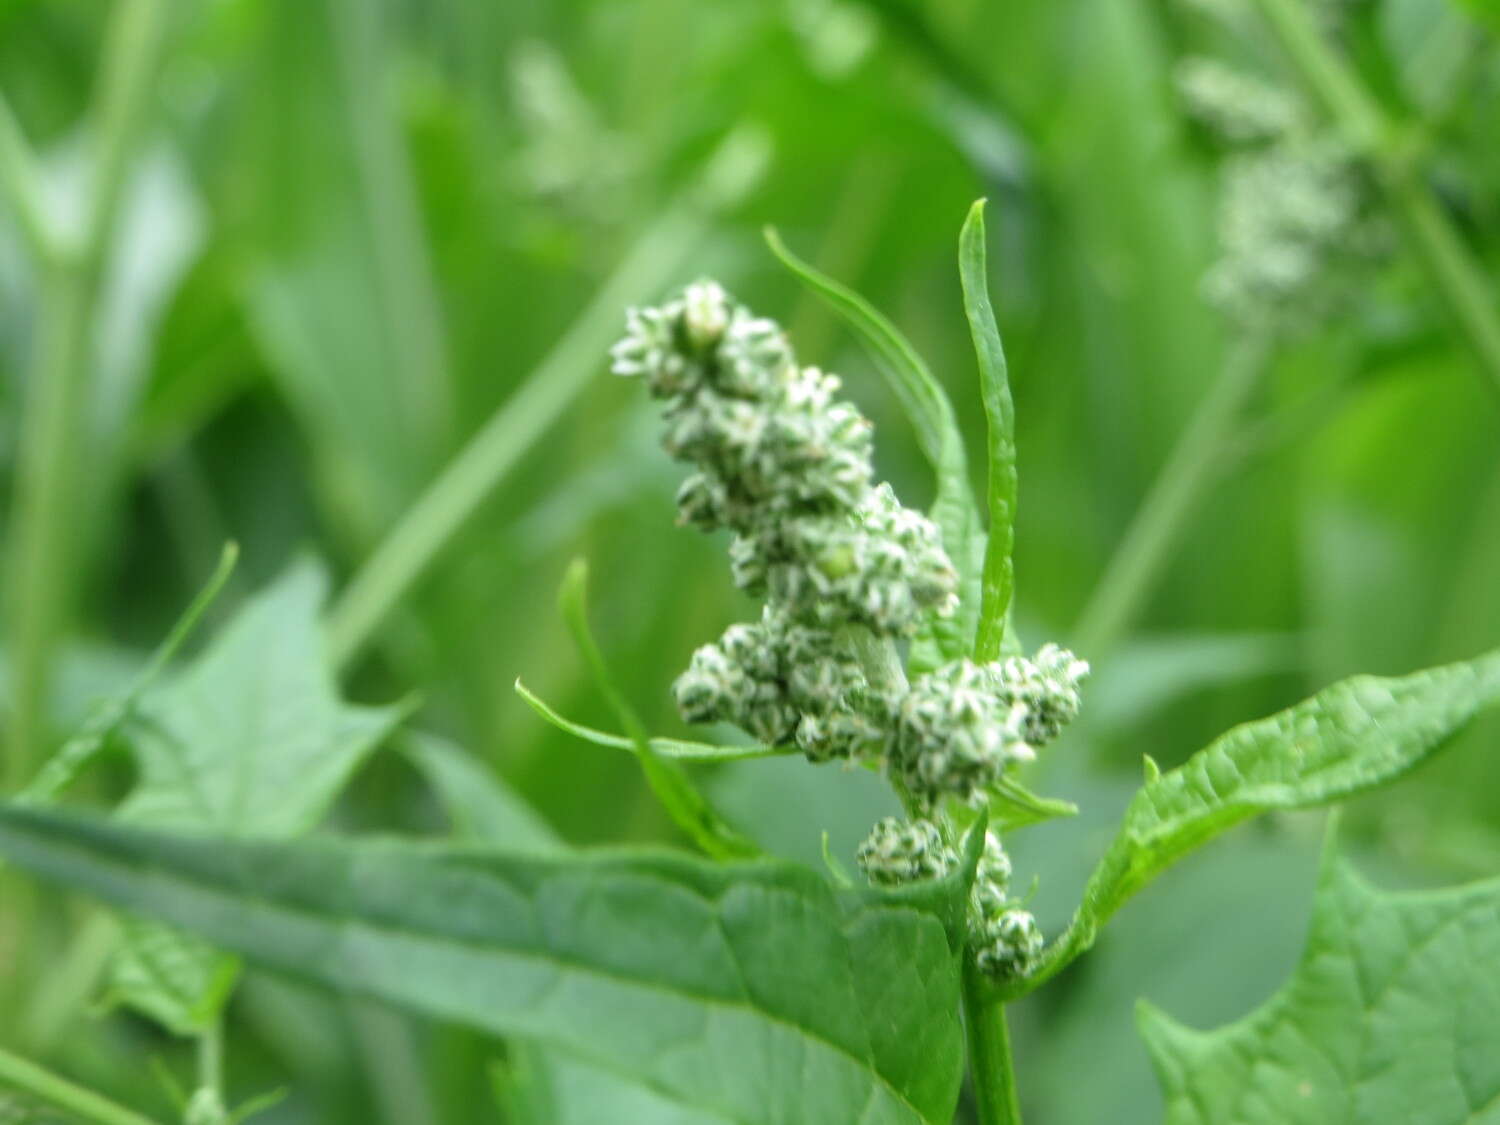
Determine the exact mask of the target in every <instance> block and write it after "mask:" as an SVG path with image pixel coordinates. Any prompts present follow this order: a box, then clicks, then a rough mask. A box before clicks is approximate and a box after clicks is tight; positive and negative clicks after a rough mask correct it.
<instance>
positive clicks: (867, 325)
mask: <svg viewBox="0 0 1500 1125" xmlns="http://www.w3.org/2000/svg"><path fill="white" fill-rule="evenodd" d="M765 236H766V243H767V244H768V245H769V246H770V248H771V252H772V253H773V254H775V255H776V257H777V258H778V259H780V261H781V263H782V264H783V265H784V266H786V268H787V269H789V270H791V271H792V273H793V274H795V275H796V277H797V278H798V280H800V281H801V282H802V283H803V284H804V285H806V286H807V287H808V288H809V289H810V290H812V292H813V293H814V294H816V295H817V296H819V297H821V298H822V299H823V300H824V301H826V302H827V303H828V305H829V307H830V308H832V309H833V310H834V311H835V312H836V313H838V314H839V316H840V317H842V318H843V320H844V322H845V323H846V324H848V325H849V327H850V328H852V329H853V330H854V332H855V334H856V335H857V336H858V337H859V339H860V341H861V342H862V343H863V344H864V345H865V347H866V348H868V349H869V352H870V354H871V356H872V358H873V359H874V360H875V366H876V367H877V368H878V369H879V370H880V373H881V374H882V375H883V376H884V377H885V380H886V382H887V383H888V384H890V387H891V390H892V391H893V392H894V393H895V395H896V398H897V400H898V401H899V402H900V403H901V406H902V408H903V409H904V410H905V412H906V415H907V417H908V418H909V419H910V421H911V424H912V427H913V429H915V430H916V432H917V443H918V444H919V445H920V446H921V448H922V452H923V454H924V455H925V456H926V457H927V460H928V461H929V462H931V464H932V468H933V472H934V473H935V474H936V475H937V496H936V498H935V499H934V500H933V502H932V510H931V515H932V518H933V520H934V521H935V522H936V523H937V525H938V529H939V530H940V531H941V532H942V538H943V547H944V549H945V550H946V551H947V552H948V558H949V559H950V560H951V561H952V563H953V565H954V567H955V568H957V570H958V575H959V597H960V602H959V608H958V612H957V613H955V614H954V615H953V616H952V617H949V618H940V617H937V616H935V615H934V616H933V617H931V618H929V620H928V623H927V625H926V626H925V627H924V629H923V630H922V631H921V632H920V633H919V634H918V635H917V637H916V639H915V641H914V642H913V644H912V648H911V654H910V656H909V657H908V661H907V663H908V668H909V670H910V671H911V672H912V674H914V675H917V674H920V673H922V672H926V671H930V670H931V669H932V668H934V667H936V666H937V665H938V664H940V663H942V662H944V661H947V660H956V659H958V658H959V657H961V656H967V655H968V654H969V649H970V647H971V644H972V638H973V636H974V624H975V622H976V621H977V619H978V615H979V571H980V563H981V558H982V552H983V549H984V544H983V540H982V537H981V535H980V531H979V512H978V509H977V508H976V507H975V505H974V493H973V491H972V490H971V489H970V487H969V465H968V457H967V455H966V454H965V452H964V443H963V436H962V435H961V434H960V433H959V429H958V422H957V420H956V419H955V418H954V415H953V404H952V402H950V401H949V399H948V394H947V392H946V391H944V390H943V385H942V384H941V383H939V382H938V381H937V379H936V378H935V377H934V376H933V374H932V371H931V369H930V368H928V366H927V363H926V361H925V360H923V359H922V357H921V355H919V354H918V352H917V349H916V348H914V347H913V346H912V344H911V341H909V340H908V339H907V338H906V337H905V336H904V335H902V333H901V331H900V329H898V328H897V327H896V326H895V325H894V324H892V323H891V321H890V320H888V319H887V318H886V317H885V316H883V315H882V314H881V313H880V312H879V311H877V310H876V309H875V308H874V306H872V305H871V304H870V303H869V302H868V301H866V300H865V299H864V298H863V297H861V296H860V295H859V294H858V293H856V292H854V290H852V289H850V288H848V287H847V286H845V285H842V284H840V283H839V282H837V281H835V280H833V278H831V277H828V276H827V275H825V274H822V273H820V272H818V270H816V269H814V268H813V267H812V266H811V265H809V264H808V263H807V262H804V261H803V260H802V259H801V258H799V257H797V256H796V255H795V254H793V253H792V252H791V251H790V250H788V249H787V248H786V245H785V244H784V243H783V242H782V241H781V236H780V235H778V234H777V233H776V232H775V231H774V230H772V229H770V228H769V227H768V228H767V229H766V232H765Z"/></svg>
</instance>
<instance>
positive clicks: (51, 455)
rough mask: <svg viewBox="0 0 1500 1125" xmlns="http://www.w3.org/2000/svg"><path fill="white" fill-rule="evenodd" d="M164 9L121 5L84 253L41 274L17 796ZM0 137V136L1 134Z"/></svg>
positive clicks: (19, 501) (72, 529)
mask: <svg viewBox="0 0 1500 1125" xmlns="http://www.w3.org/2000/svg"><path fill="white" fill-rule="evenodd" d="M167 12H168V9H167V5H166V3H165V2H164V0H123V2H122V4H121V6H120V7H119V8H118V9H117V11H116V14H115V18H114V21H113V23H112V24H111V27H110V32H109V39H108V42H107V44H106V48H105V58H104V63H103V78H102V80H101V82H100V86H99V90H98V91H97V94H96V99H95V104H94V115H95V120H96V128H97V131H98V132H97V135H98V148H97V151H96V154H95V165H94V182H93V194H92V196H91V198H90V201H89V208H88V212H87V216H86V219H85V225H84V229H83V233H82V239H81V242H78V243H76V245H73V246H68V245H63V246H60V247H59V252H58V253H57V254H56V255H55V261H53V262H51V263H50V264H48V265H47V267H46V268H45V269H44V271H43V275H42V283H41V286H42V287H41V313H40V321H41V327H40V329H39V332H38V337H37V343H36V347H35V350H34V353H33V357H32V364H31V370H30V374H29V379H28V386H27V399H26V405H25V415H24V417H23V419H22V427H21V443H20V450H19V454H18V465H17V472H16V484H15V489H16V493H15V505H14V512H15V515H14V520H15V523H14V527H13V531H12V536H11V539H12V541H13V542H14V543H15V547H14V551H15V554H14V557H13V562H12V568H11V578H10V591H9V593H10V598H11V604H10V613H11V641H12V652H13V660H14V663H13V665H12V678H11V706H12V713H11V726H10V743H11V745H10V755H9V757H8V760H7V770H6V774H7V778H6V779H7V780H8V781H9V782H10V787H11V788H14V787H15V785H16V784H18V783H19V782H20V781H21V780H22V779H24V778H25V777H26V776H28V774H29V773H30V769H31V764H32V761H33V759H34V758H35V757H36V755H37V753H38V750H39V744H40V743H41V742H42V741H43V737H44V729H43V728H44V727H45V713H46V708H47V698H48V694H49V691H50V686H51V676H52V665H53V661H54V657H55V655H56V649H57V643H58V638H59V636H60V635H61V633H62V630H63V628H64V626H65V624H66V618H67V612H68V599H69V595H70V593H71V583H72V577H73V562H74V560H73V558H72V557H71V556H72V553H73V550H72V549H73V545H74V543H76V541H77V538H78V537H77V535H76V534H75V533H76V531H77V528H76V526H75V522H74V521H75V519H76V517H77V508H78V504H77V500H78V496H77V481H78V479H79V475H80V474H79V471H78V470H79V468H80V465H81V462H82V460H83V451H82V443H81V439H82V437H83V430H84V413H85V410H84V407H85V406H86V404H87V398H88V396H87V389H88V387H87V384H88V372H89V365H90V361H91V359H92V352H91V349H92V347H93V344H94V337H93V333H92V327H93V321H94V313H95V311H96V308H97V305H98V299H99V290H100V286H101V277H102V274H103V265H104V262H105V260H106V258H107V255H108V251H109V249H110V246H111V245H112V243H113V241H114V235H115V227H116V223H117V219H118V216H119V210H120V201H121V197H122V196H123V194H124V187H125V182H126V173H127V171H128V170H129V165H130V157H131V155H132V153H133V152H134V150H135V146H136V141H137V138H138V136H139V134H140V131H141V128H142V126H143V123H144V119H145V110H146V106H147V104H148V101H149V95H150V91H151V87H152V78H153V77H154V75H155V73H156V70H157V63H158V60H159V57H160V54H161V46H162V42H163V38H164V32H165V23H166V16H167ZM0 132H3V128H0Z"/></svg>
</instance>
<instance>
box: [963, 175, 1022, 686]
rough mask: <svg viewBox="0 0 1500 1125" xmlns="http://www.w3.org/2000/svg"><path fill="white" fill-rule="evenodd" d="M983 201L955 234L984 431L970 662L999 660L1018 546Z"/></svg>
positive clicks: (1008, 414) (1006, 388) (1009, 405)
mask: <svg viewBox="0 0 1500 1125" xmlns="http://www.w3.org/2000/svg"><path fill="white" fill-rule="evenodd" d="M984 202H985V201H984V200H982V199H980V200H976V201H975V203H974V205H973V206H972V207H970V208H969V216H968V218H967V219H965V220H964V225H963V229H962V230H961V231H960V232H959V236H958V276H959V281H960V282H961V283H962V285H963V291H964V315H965V316H967V317H968V320H969V334H970V336H971V337H972V338H973V340H974V355H975V357H976V359H977V360H978V363H979V390H980V397H981V398H982V399H983V401H984V415H985V421H986V424H987V427H988V430H987V432H988V435H989V440H988V446H987V449H986V452H987V461H988V478H987V479H988V483H987V485H986V487H985V499H986V502H987V506H988V508H989V517H990V526H989V533H988V535H987V537H986V539H985V548H984V567H983V569H982V571H981V573H980V580H979V587H980V602H979V620H978V625H977V635H976V636H975V639H974V658H975V659H976V660H978V661H981V662H989V661H991V660H998V659H999V657H1000V651H1001V647H1002V645H1003V644H1004V641H1005V625H1006V618H1007V615H1008V614H1009V613H1010V602H1011V594H1012V593H1013V591H1014V589H1015V564H1014V562H1013V560H1012V557H1011V556H1012V552H1013V551H1014V549H1015V543H1016V499H1017V494H1018V491H1019V487H1020V486H1019V477H1018V475H1017V473H1016V407H1015V403H1014V402H1013V401H1012V399H1011V394H1010V372H1009V368H1008V366H1007V364H1006V362H1005V347H1004V345H1003V344H1002V343H1001V342H1000V329H999V327H998V326H997V325H996V324H995V310H994V309H993V308H992V307H991V306H990V285H989V269H988V264H987V261H986V254H985V245H984Z"/></svg>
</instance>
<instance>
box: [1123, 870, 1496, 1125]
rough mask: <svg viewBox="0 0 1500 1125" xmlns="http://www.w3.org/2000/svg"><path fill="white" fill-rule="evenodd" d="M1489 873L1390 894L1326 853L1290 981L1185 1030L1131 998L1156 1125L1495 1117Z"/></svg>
mask: <svg viewBox="0 0 1500 1125" xmlns="http://www.w3.org/2000/svg"><path fill="white" fill-rule="evenodd" d="M1496 964H1500V880H1489V881H1487V882H1483V883H1476V884H1473V885H1471V886H1467V887H1454V888H1451V889H1448V890H1440V891H1422V892H1408V893H1399V894H1391V893H1386V892H1383V891H1380V890H1377V889H1376V888H1374V887H1372V886H1370V885H1369V884H1368V883H1366V882H1365V881H1364V880H1363V879H1361V878H1360V877H1359V876H1358V875H1356V874H1355V873H1354V871H1353V870H1352V869H1351V868H1350V867H1349V866H1348V865H1346V864H1344V863H1342V862H1339V861H1337V860H1336V859H1334V858H1333V857H1332V848H1331V847H1330V848H1329V857H1328V858H1327V859H1326V860H1325V863H1324V870H1323V877H1322V879H1321V880H1320V886H1319V889H1318V899H1317V906H1316V908H1315V911H1314V916H1313V921H1312V929H1311V933H1310V934H1309V936H1308V940H1307V946H1306V949H1305V950H1304V952H1303V955H1302V961H1301V964H1300V965H1298V967H1297V969H1296V971H1295V972H1294V973H1293V974H1292V976H1291V979H1290V980H1288V981H1287V983H1286V984H1285V985H1284V986H1283V987H1282V989H1281V991H1280V992H1278V993H1277V994H1276V995H1275V996H1274V997H1272V998H1271V999H1270V1000H1268V1001H1267V1002H1266V1003H1265V1004H1264V1005H1263V1006H1262V1007H1261V1008H1259V1009H1258V1010H1257V1011H1255V1012H1252V1013H1251V1014H1250V1015H1248V1016H1246V1017H1244V1018H1243V1019H1241V1020H1237V1021H1235V1022H1234V1023H1230V1024H1227V1025H1226V1026H1224V1027H1221V1028H1218V1029H1216V1030H1214V1031H1193V1030H1190V1029H1188V1028H1186V1027H1183V1026H1182V1025H1181V1024H1178V1023H1176V1022H1175V1021H1173V1020H1172V1019H1170V1018H1169V1017H1167V1016H1166V1015H1164V1014H1163V1013H1162V1012H1160V1011H1158V1010H1157V1009H1155V1008H1153V1007H1151V1006H1149V1005H1146V1004H1144V1003H1143V1004H1142V1005H1141V1006H1140V1010H1139V1023H1140V1029H1141V1035H1142V1036H1143V1037H1144V1038H1145V1040H1146V1044H1147V1046H1148V1047H1149V1048H1150V1050H1151V1055H1152V1058H1153V1061H1154V1062H1155V1065H1156V1072H1157V1076H1158V1078H1159V1079H1160V1081H1161V1085H1162V1093H1163V1095H1164V1098H1165V1101H1166V1123H1167V1125H1238V1123H1239V1122H1243V1121H1275V1122H1277V1123H1278V1125H1324V1123H1325V1122H1330V1121H1358V1122H1361V1123H1362V1125H1411V1123H1413V1122H1421V1123H1422V1125H1482V1123H1493V1122H1495V1121H1500V1053H1497V1052H1496V1051H1495V1049H1494V1045H1495V1044H1496V1043H1500V976H1497V975H1496V974H1495V973H1494V972H1492V971H1485V969H1484V967H1485V966H1494V965H1496Z"/></svg>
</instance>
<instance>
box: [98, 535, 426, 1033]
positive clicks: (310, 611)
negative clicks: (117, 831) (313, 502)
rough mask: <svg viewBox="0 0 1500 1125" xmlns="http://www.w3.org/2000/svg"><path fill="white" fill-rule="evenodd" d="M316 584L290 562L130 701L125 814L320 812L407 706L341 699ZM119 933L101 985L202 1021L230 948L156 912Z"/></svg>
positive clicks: (266, 831)
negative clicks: (193, 653) (134, 771)
mask: <svg viewBox="0 0 1500 1125" xmlns="http://www.w3.org/2000/svg"><path fill="white" fill-rule="evenodd" d="M325 585H326V583H325V580H324V578H323V576H322V574H321V573H320V572H319V571H318V570H317V569H316V568H315V567H313V566H311V565H302V566H298V567H295V568H293V569H292V570H291V571H289V572H288V573H287V574H286V576H285V577H283V578H282V579H281V580H280V581H279V582H278V583H276V584H275V585H274V586H272V587H271V588H270V589H269V590H267V591H266V592H264V593H262V594H261V595H260V596H258V597H257V598H255V599H254V600H252V601H251V602H250V603H248V604H247V605H246V606H245V607H244V609H243V610H241V611H240V613H239V614H238V615H237V616H236V617H235V618H234V620H233V621H232V622H231V623H230V624H229V625H228V627H227V628H226V629H225V630H224V631H223V633H222V634H221V635H220V636H219V637H218V638H216V639H215V641H214V642H213V644H211V645H210V646H209V647H208V649H207V650H206V651H205V652H204V653H203V654H202V655H201V656H199V657H198V658H197V659H196V660H195V661H194V662H193V663H192V664H191V665H190V666H188V667H187V668H185V669H184V670H183V671H182V672H181V674H179V675H178V676H176V677H175V678H173V679H172V680H171V681H169V682H168V683H167V684H166V685H164V686H163V687H161V688H158V689H157V690H155V691H153V692H151V693H150V694H148V695H146V696H145V697H144V698H143V699H142V700H141V701H140V702H139V704H138V705H137V706H136V708H135V710H134V713H133V714H132V716H131V718H130V721H129V722H128V723H127V724H126V725H125V727H124V730H123V734H124V737H125V739H126V741H127V742H128V743H129V745H130V747H131V750H132V753H133V754H134V755H135V758H136V761H137V765H138V768H139V772H140V779H139V782H138V784H137V785H136V788H135V789H134V790H133V791H132V793H131V794H130V796H129V797H127V798H126V800H125V802H124V804H123V805H122V806H121V807H120V810H119V813H118V815H119V817H120V818H121V819H122V820H124V821H127V822H129V823H133V824H141V825H150V826H152V827H155V828H170V829H177V830H184V831H201V832H213V833H218V834H222V835H226V836H263V837H290V836H296V835H299V834H301V833H303V832H306V831H307V830H309V829H310V828H312V827H313V825H315V824H316V823H317V822H318V820H319V819H321V818H322V816H323V814H324V813H325V812H326V811H327V809H328V807H329V805H330V804H332V802H333V799H334V798H335V797H336V796H337V795H338V792H339V790H340V789H342V788H343V786H344V784H345V783H346V782H347V781H348V779H349V777H350V775H351V774H352V773H353V772H354V770H355V769H356V768H357V767H358V766H359V765H360V763H361V762H363V761H364V760H365V758H367V757H368V756H369V754H370V753H371V752H372V751H373V750H374V749H375V747H376V746H378V745H379V744H380V742H381V740H382V739H384V738H385V736H386V735H387V734H388V733H389V732H390V730H391V729H392V727H393V726H394V725H395V723H396V722H397V721H398V720H399V718H400V717H401V715H402V713H403V709H402V708H400V707H382V708H371V707H352V706H349V705H347V704H345V703H343V702H342V701H341V700H340V699H339V697H338V693H337V689H336V687H335V685H334V682H333V678H332V675H331V674H330V672H329V670H328V664H327V660H326V658H325V656H324V652H323V640H322V634H321V630H320V627H319V624H318V613H319V610H320V609H321V607H322V604H323V598H324V592H325ZM126 937H127V940H126V943H125V945H124V947H123V948H122V949H121V951H120V955H119V957H118V959H117V962H116V965H115V971H114V974H113V982H112V985H111V989H110V995H111V997H112V998H113V999H115V1000H118V1001H120V1002H122V1003H125V1004H128V1005H130V1006H131V1007H133V1008H136V1009H138V1010H140V1011H143V1012H145V1013H147V1014H148V1015H150V1016H152V1017H153V1018H154V1019H156V1020H158V1021H159V1022H160V1023H162V1024H163V1025H164V1026H166V1027H168V1028H170V1029H171V1030H173V1031H176V1032H178V1033H180V1034H190V1033H192V1032H194V1031H196V1030H199V1029H201V1028H203V1027H204V1026H206V1025H207V1024H209V1023H211V1022H212V1020H213V1019H214V1018H215V1017H216V1015H217V1013H218V1010H219V1008H220V1007H221V1006H222V1003H223V1001H224V1000H225V999H227V997H228V995H229V992H230V990H231V987H232V984H233V978H234V969H233V963H232V960H229V959H226V958H225V957H224V956H223V955H221V954H219V953H217V952H216V951H214V950H213V949H211V948H209V947H208V946H206V945H204V944H203V943H202V942H200V941H198V940H196V939H190V938H187V937H185V936H183V935H179V934H176V933H173V932H171V931H168V930H163V929H162V928H161V927H160V926H158V925H156V924H154V923H145V922H137V923H133V924H132V925H130V926H128V927H127V929H126Z"/></svg>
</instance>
